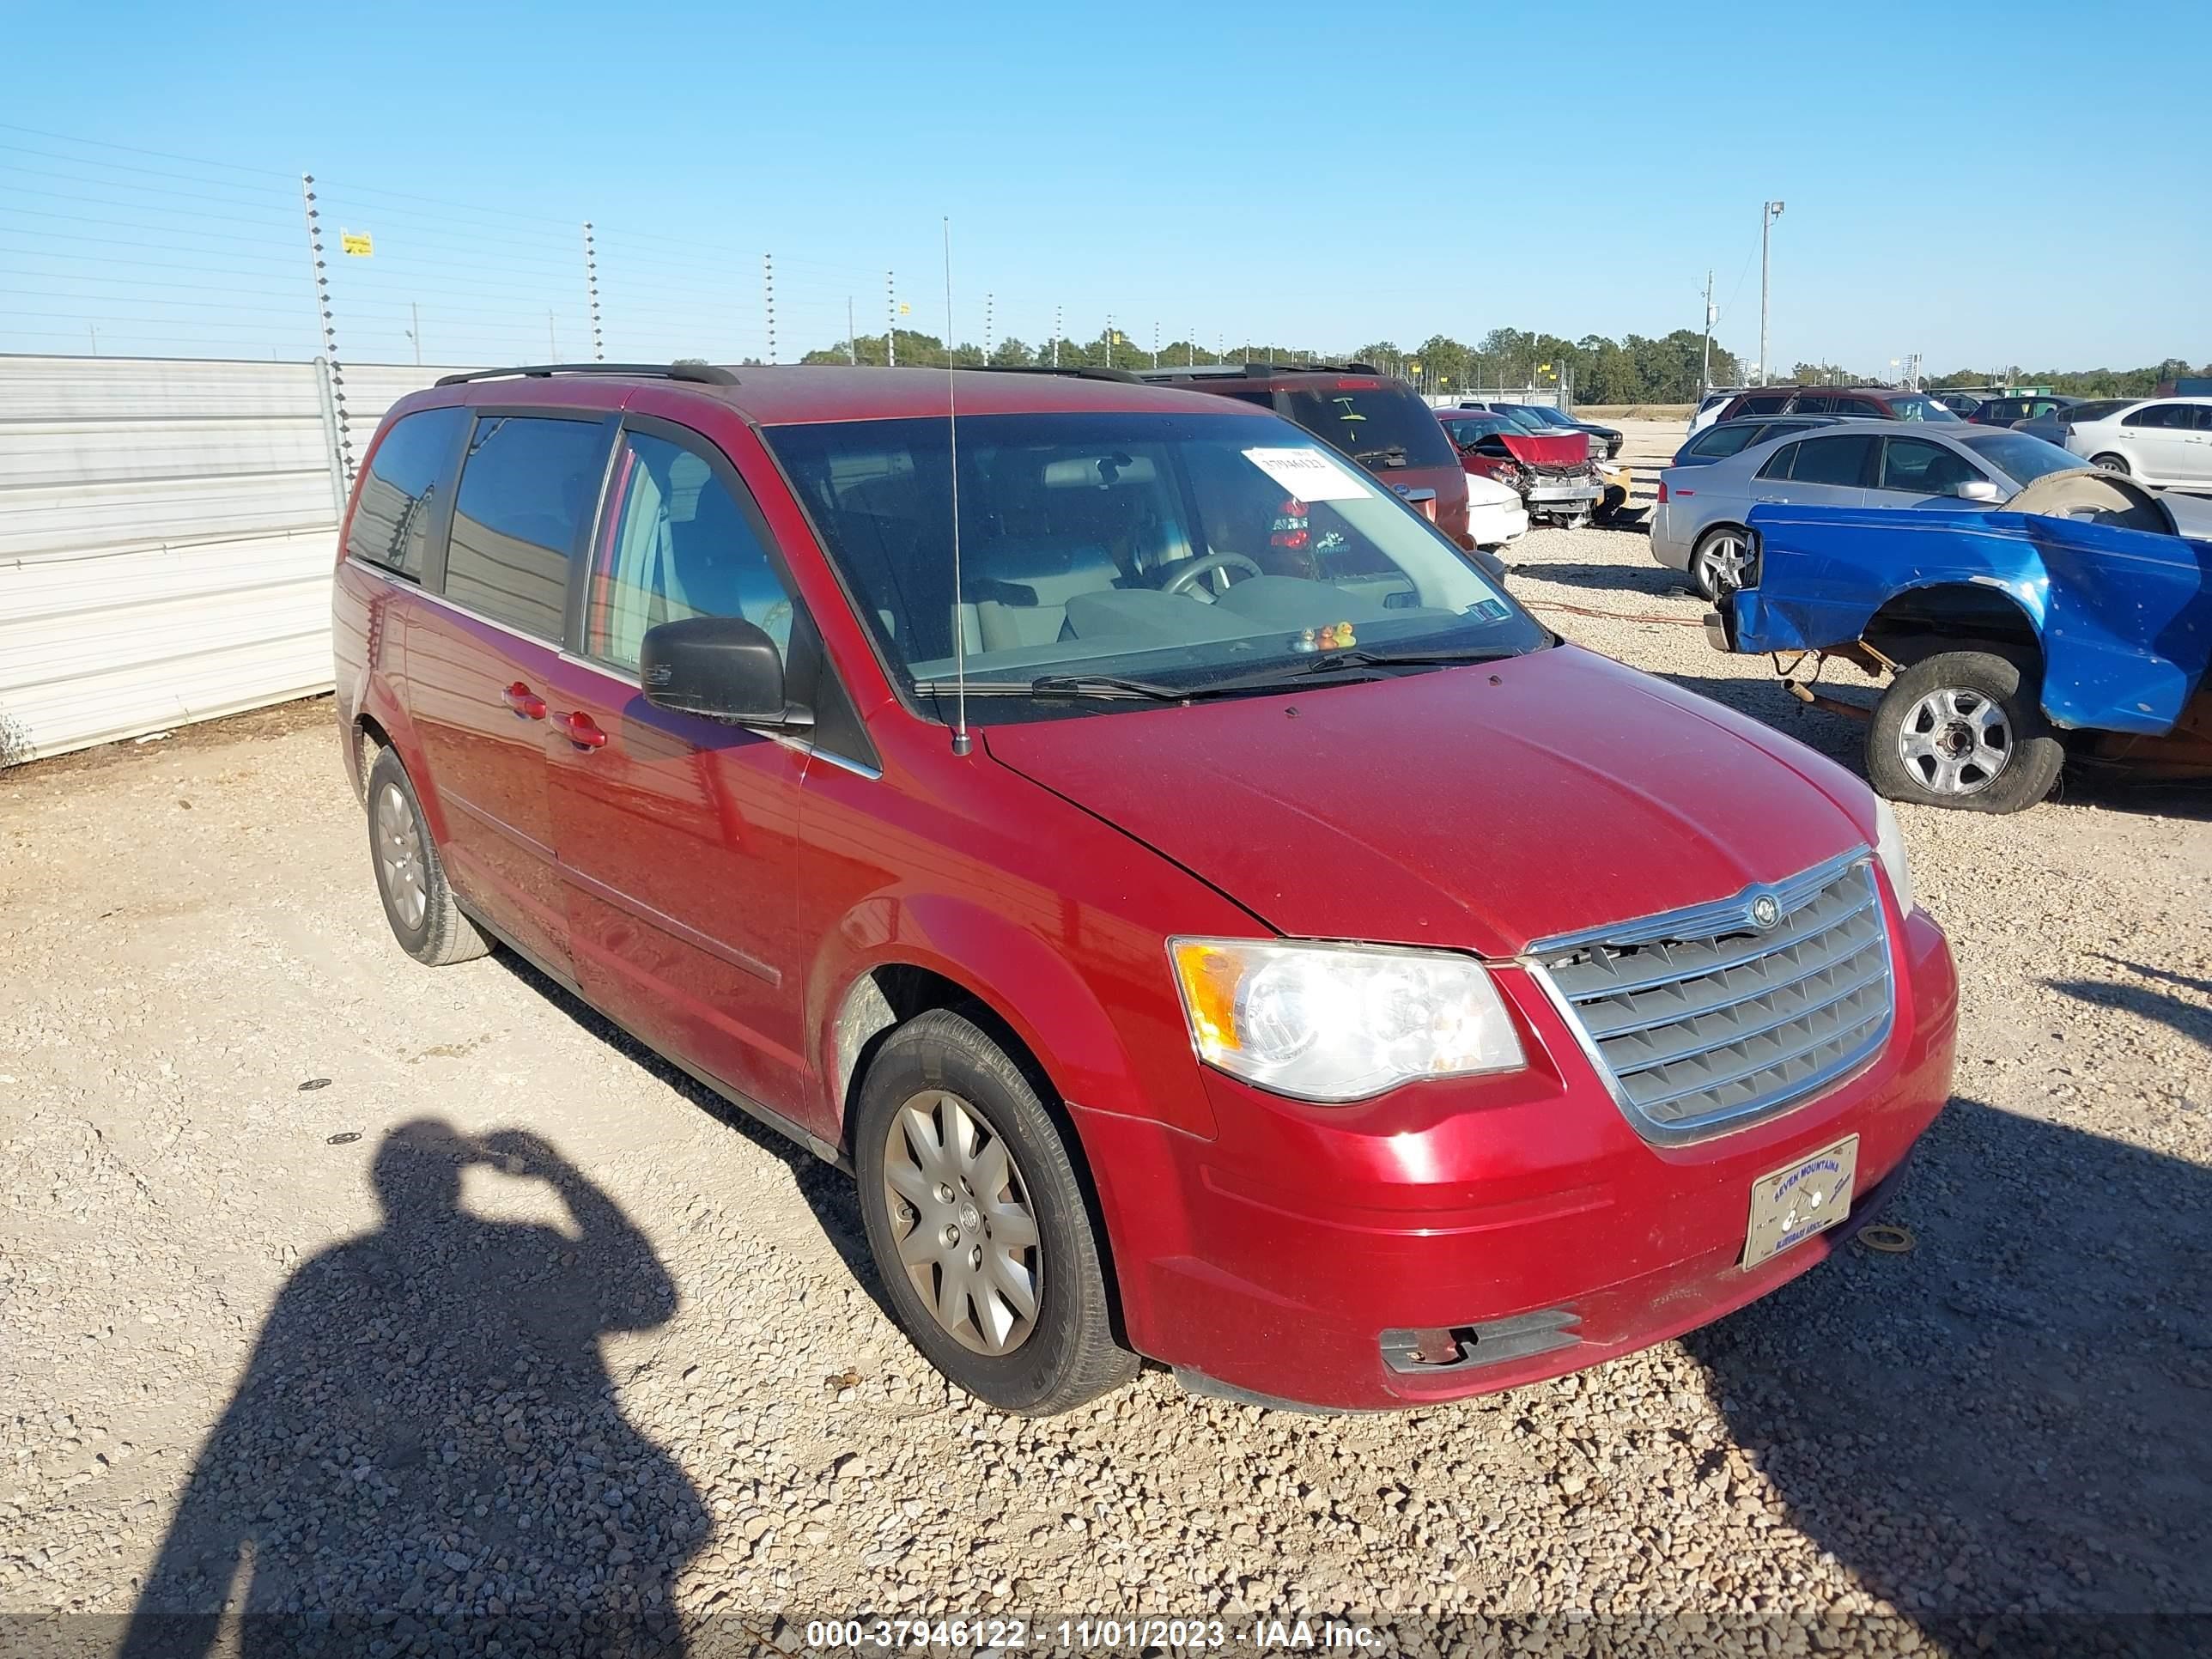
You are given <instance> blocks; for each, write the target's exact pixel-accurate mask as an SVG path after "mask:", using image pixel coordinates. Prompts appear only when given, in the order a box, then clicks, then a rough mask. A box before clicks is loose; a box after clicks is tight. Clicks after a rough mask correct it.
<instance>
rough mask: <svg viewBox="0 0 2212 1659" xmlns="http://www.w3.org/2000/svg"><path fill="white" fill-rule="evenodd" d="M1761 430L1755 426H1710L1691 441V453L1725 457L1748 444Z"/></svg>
mask: <svg viewBox="0 0 2212 1659" xmlns="http://www.w3.org/2000/svg"><path fill="white" fill-rule="evenodd" d="M1758 431H1759V428H1757V427H1755V426H1709V427H1707V428H1705V430H1704V431H1703V432H1700V433H1699V434H1698V435H1697V436H1696V437H1695V438H1693V439H1692V440H1691V441H1690V453H1691V454H1692V455H1709V456H1711V458H1712V459H1715V460H1722V459H1726V458H1727V457H1729V456H1730V455H1733V454H1735V453H1736V451H1738V450H1739V449H1741V448H1742V447H1744V446H1745V445H1747V444H1748V443H1749V442H1750V441H1752V438H1753V435H1754V434H1756V433H1757V432H1758Z"/></svg>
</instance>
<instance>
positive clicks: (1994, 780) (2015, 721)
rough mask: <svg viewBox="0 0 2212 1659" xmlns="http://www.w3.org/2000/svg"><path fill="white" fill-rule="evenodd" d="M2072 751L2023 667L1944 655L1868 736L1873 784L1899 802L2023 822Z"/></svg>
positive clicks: (1917, 672)
mask: <svg viewBox="0 0 2212 1659" xmlns="http://www.w3.org/2000/svg"><path fill="white" fill-rule="evenodd" d="M2065 759H2066V750H2065V748H2064V745H2063V744H2061V743H2060V742H2059V740H2058V738H2057V734H2056V733H2055V732H2053V731H2052V730H2051V723H2050V721H2048V720H2045V718H2044V714H2043V710H2042V708H2041V707H2040V705H2039V702H2038V700H2037V696H2036V688H2035V686H2034V685H2033V684H2032V683H2031V682H2030V680H2029V678H2028V677H2027V675H2025V674H2023V673H2022V672H2021V667H2020V665H2019V664H2017V663H2015V662H2013V661H2011V660H2009V659H2006V658H2003V657H2000V656H1996V655H1994V654H1992V653H1990V652H1986V651H1946V652H1943V653H1940V654H1939V655H1936V656H1933V657H1929V658H1928V659H1925V660H1924V661H1922V662H1917V663H1915V664H1913V665H1912V666H1911V667H1910V668H1908V669H1906V670H1905V671H1904V672H1902V673H1900V674H1899V676H1898V677H1897V678H1895V679H1894V680H1893V681H1892V682H1891V683H1890V686H1889V689H1888V690H1887V691H1885V692H1884V693H1883V694H1882V698H1881V702H1880V703H1879V704H1878V705H1876V707H1875V711H1874V720H1873V723H1872V725H1871V726H1869V728H1868V732H1867V776H1868V777H1869V780H1870V781H1872V782H1873V784H1874V787H1875V789H1876V790H1877V791H1878V792H1880V793H1882V794H1884V795H1887V797H1889V799H1892V800H1902V801H1912V802H1917V804H1919V805H1923V806H1955V807H1960V808H1963V809H1966V810H1967V811H1977V812H2020V811H2026V810H2027V808H2028V807H2031V806H2033V805H2035V804H2036V803H2037V802H2038V801H2039V800H2041V799H2043V798H2044V797H2045V795H2047V794H2049V793H2051V785H2052V784H2054V783H2056V782H2057V781H2058V771H2059V768H2060V767H2061V766H2062V765H2063V764H2064V763H2065Z"/></svg>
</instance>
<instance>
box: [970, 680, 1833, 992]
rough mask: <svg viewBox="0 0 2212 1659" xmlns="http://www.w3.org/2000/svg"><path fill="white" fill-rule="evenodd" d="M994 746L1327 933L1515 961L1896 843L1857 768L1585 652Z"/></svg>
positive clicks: (1134, 717) (1081, 728) (1286, 926)
mask: <svg viewBox="0 0 2212 1659" xmlns="http://www.w3.org/2000/svg"><path fill="white" fill-rule="evenodd" d="M983 735H984V741H985V744H986V745H987V747H988V749H989V750H990V753H991V755H992V757H993V758H994V760H997V761H999V762H1000V763H1003V764H1005V765H1006V766H1008V767H1010V768H1012V769H1013V770H1014V771H1016V772H1018V773H1020V774H1022V775H1024V776H1025V777H1028V778H1030V780H1032V781H1035V782H1036V783H1039V784H1042V786H1043V787H1046V788H1047V789H1049V790H1051V791H1052V792H1053V793H1055V794H1058V795H1060V796H1062V797H1064V798H1066V799H1068V800H1071V801H1073V802H1074V803H1075V804H1076V805H1079V806H1080V807H1083V808H1084V809H1085V810H1086V811H1090V812H1092V813H1094V814H1096V815H1097V816H1098V817H1102V818H1103V819H1105V820H1106V821H1107V822H1108V823H1112V824H1115V825H1116V826H1117V827H1119V828H1120V829H1123V830H1125V831H1127V833H1128V834H1130V835H1131V836H1135V837H1136V838H1137V839H1138V840H1139V841H1141V842H1146V844H1147V845H1149V846H1151V847H1152V848H1156V849H1158V851H1159V852H1160V853H1162V854H1164V855H1165V856H1166V857H1168V858H1170V859H1171V860H1174V861H1175V862H1176V863H1177V864H1180V865H1182V866H1183V867H1184V868H1186V869H1188V870H1189V871H1191V872H1194V874H1196V875H1197V876H1199V877H1200V878H1201V879H1203V880H1205V881H1206V882H1207V883H1209V884H1212V886H1214V887H1217V888H1218V889H1220V890H1222V891H1223V892H1225V893H1226V894H1228V895H1229V896H1230V897H1231V898H1232V899H1235V900H1236V901H1237V902H1238V903H1240V904H1242V905H1243V906H1244V907H1245V908H1247V909H1249V910H1250V911H1251V912H1252V913H1253V914H1254V915H1257V916H1258V917H1260V918H1261V920H1262V921H1265V922H1267V924H1268V925H1270V926H1271V927H1274V928H1276V929H1278V930H1279V931H1280V932H1282V933H1287V934H1291V935H1294V936H1304V937H1310V938H1318V939H1369V940H1374V941H1376V942H1380V943H1385V944H1403V945H1452V946H1457V947H1461V948H1471V949H1474V950H1476V951H1480V952H1482V953H1483V954H1484V955H1486V956H1491V957H1509V956H1512V955H1514V954H1516V953H1517V952H1518V951H1521V950H1522V948H1523V947H1525V946H1526V945H1528V942H1529V941H1530V940H1532V939H1543V938H1547V937H1550V936H1552V935H1554V934H1559V933H1572V932H1577V931H1579V930H1581V929H1583V928H1586V927H1600V926H1602V925H1605V924H1607V923H1611V922H1616V921H1626V920H1627V919H1629V918H1631V917H1634V916H1642V915H1650V914H1652V913H1653V912H1655V911H1660V910H1671V909H1674V908H1679V907H1680V906H1683V905H1687V904H1694V903H1699V902H1705V901H1706V900H1710V899H1717V898H1722V897H1725V896H1728V895H1730V894H1733V893H1736V892H1739V891H1741V890H1742V889H1743V888H1744V887H1745V886H1747V885H1748V884H1750V883H1752V882H1754V881H1775V880H1778V879H1780V878H1783V877H1784V876H1789V875H1792V874H1795V873H1796V872H1798V871H1800V870H1803V869H1805V868H1807V867H1808V866H1811V865H1814V864H1817V863H1819V862H1820V860H1823V859H1826V858H1830V857H1832V856H1834V855H1835V854H1838V853H1840V852H1842V851H1844V850H1845V849H1846V848H1850V847H1853V846H1856V845H1860V844H1863V843H1867V842H1870V840H1871V837H1872V833H1873V832H1872V827H1871V826H1872V813H1873V808H1872V805H1871V804H1870V799H1871V798H1870V797H1868V796H1867V791H1866V787H1865V785H1863V784H1862V783H1859V782H1857V781H1856V780H1854V779H1853V778H1852V777H1851V776H1850V774H1848V773H1846V772H1844V770H1843V769H1841V768H1840V767H1838V766H1836V765H1834V764H1833V763H1831V762H1828V761H1826V760H1824V759H1822V758H1821V757H1819V756H1817V755H1814V753H1813V752H1812V751H1811V750H1807V749H1804V748H1802V747H1801V746H1800V745H1798V744H1795V743H1792V742H1790V740H1789V739H1787V738H1782V737H1780V736H1779V735H1778V734H1777V733H1774V732H1771V731H1768V730H1767V729H1766V728H1765V727H1764V726H1759V724H1757V723H1756V722H1755V721H1753V720H1747V719H1746V718H1744V717H1743V716H1741V715H1738V714H1733V713H1731V712H1730V711H1729V710H1728V709H1725V708H1722V707H1720V706H1719V705H1718V704H1717V703H1712V702H1706V701H1705V699H1703V698H1701V697H1698V696H1692V694H1690V693H1688V692H1686V691H1682V690H1678V689H1676V688H1675V687H1674V686H1672V685H1669V684H1667V683H1665V682H1664V681H1661V680H1656V679H1652V678H1648V677H1646V676H1644V675H1643V674H1639V673H1638V672H1636V671H1634V670H1632V669H1629V668H1625V667H1623V666H1621V665H1620V664H1618V663H1615V662H1612V661H1609V660H1608V659H1605V658H1602V657H1598V656H1594V655H1592V654H1590V653H1588V652H1584V651H1582V650H1580V649H1578V648H1577V647H1572V646H1557V647H1553V648H1552V649H1550V650H1547V651H1540V652H1537V653H1534V654H1532V655H1529V656H1526V657H1519V658H1515V659H1511V660H1509V661H1505V662H1499V663H1495V664H1491V663H1485V664H1480V665H1470V666H1468V667H1464V668H1454V669H1442V670H1437V671H1430V672H1425V673H1415V674H1409V675H1407V676H1404V677H1402V678H1395V679H1386V680H1380V681H1373V682H1367V683H1363V684H1354V685H1343V686H1329V687H1321V688H1316V689H1315V690H1310V691H1304V692H1300V693H1297V694H1296V695H1292V696H1270V697H1253V698H1236V699H1231V700H1228V701H1225V702H1202V703H1196V704H1192V705H1190V706H1188V707H1182V708H1147V709H1143V710H1139V711H1133V712H1129V713H1124V714H1104V715H1099V716H1097V717H1093V718H1076V719H1068V720H1046V721H1039V722H1036V723H1034V724H1027V725H1017V726H991V727H989V728H987V730H986V731H985V732H984V734H983ZM1845 800H1857V801H1862V802H1864V803H1865V805H1864V810H1863V811H1859V808H1858V807H1857V806H1854V808H1853V809H1852V811H1846V810H1845V809H1844V806H1842V805H1838V801H1845ZM1855 811H1857V812H1859V816H1860V817H1863V818H1864V819H1865V820H1866V823H1863V824H1862V823H1857V822H1855V821H1854V817H1853V812H1855Z"/></svg>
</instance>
